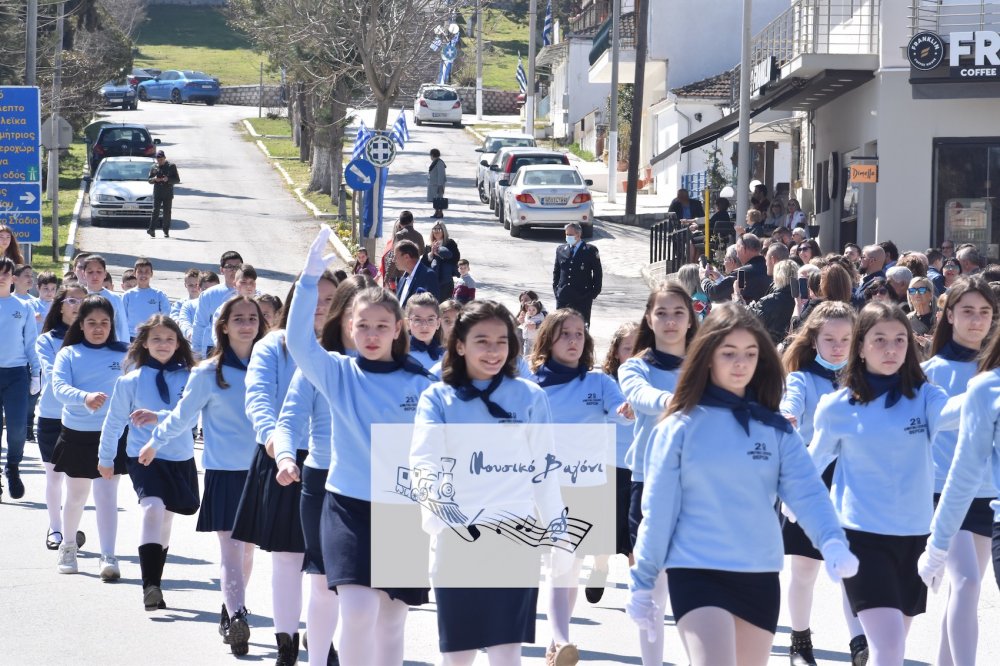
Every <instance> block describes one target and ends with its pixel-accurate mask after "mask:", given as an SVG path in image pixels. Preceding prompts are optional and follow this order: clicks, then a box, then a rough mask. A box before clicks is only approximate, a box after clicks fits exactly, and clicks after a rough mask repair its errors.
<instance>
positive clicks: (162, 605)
mask: <svg viewBox="0 0 1000 666" xmlns="http://www.w3.org/2000/svg"><path fill="white" fill-rule="evenodd" d="M168 550H170V547H169V546H168V547H166V548H164V549H163V554H162V555H161V556H160V570H159V572H158V573H157V576H156V580H157V581H159V582H158V583H157V585H159V586H160V590H161V591H162V589H163V568H164V567H166V566H167V551H168ZM161 595H162V592H161ZM156 608H157V610H166V608H167V602H165V601H164V600H163V599H162V598H161V599H160V603H159V604H157V606H156Z"/></svg>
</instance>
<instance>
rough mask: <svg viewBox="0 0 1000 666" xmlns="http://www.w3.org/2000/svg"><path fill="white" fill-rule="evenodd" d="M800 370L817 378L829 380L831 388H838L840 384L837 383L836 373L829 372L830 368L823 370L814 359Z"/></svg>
mask: <svg viewBox="0 0 1000 666" xmlns="http://www.w3.org/2000/svg"><path fill="white" fill-rule="evenodd" d="M802 370H803V371H804V372H808V373H809V374H811V375H816V376H817V377H822V378H823V379H829V380H830V382H831V383H832V384H833V388H838V387H839V386H840V383H839V382H838V381H837V371H836V370H831V369H830V368H824V367H823V366H822V365H820V364H819V362H818V361H817V360H816V359H813V360H811V361H809V363H808V364H807V365H806V367H804V368H802Z"/></svg>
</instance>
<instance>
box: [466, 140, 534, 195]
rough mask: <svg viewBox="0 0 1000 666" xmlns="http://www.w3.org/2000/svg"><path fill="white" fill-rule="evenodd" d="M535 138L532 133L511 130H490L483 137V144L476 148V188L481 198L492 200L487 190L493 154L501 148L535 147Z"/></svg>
mask: <svg viewBox="0 0 1000 666" xmlns="http://www.w3.org/2000/svg"><path fill="white" fill-rule="evenodd" d="M534 147H535V138H534V137H533V136H531V135H530V134H520V133H518V132H511V131H499V132H490V133H489V134H487V135H486V136H485V137H484V138H483V145H481V146H480V147H479V148H476V152H477V153H479V154H480V155H479V166H478V167H477V168H476V190H477V191H478V192H479V200H480V201H482V202H483V203H486V202H488V201H489V200H490V197H489V194H488V193H487V192H486V181H487V173H488V172H489V170H490V162H492V161H493V156H494V155H496V153H497V151H498V150H500V149H501V148H534Z"/></svg>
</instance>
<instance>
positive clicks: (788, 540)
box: [781, 462, 837, 560]
mask: <svg viewBox="0 0 1000 666" xmlns="http://www.w3.org/2000/svg"><path fill="white" fill-rule="evenodd" d="M836 467H837V463H836V462H832V463H830V465H829V466H828V467H827V468H826V469H825V470H824V471H823V483H825V484H826V489H827V490H829V489H830V486H831V485H833V470H834V469H835V468H836ZM781 540H782V541H783V542H784V544H785V555H800V556H802V557H808V558H809V559H811V560H822V559H823V556H822V555H820V553H819V551H818V550H816V547H815V546H813V543H812V541H810V540H809V537H807V536H806V533H805V532H804V531H803V530H802V528H801V527H799V524H798V523H793V522H792V521H790V520H788V518H787V517H786V516H784V515H783V516H781Z"/></svg>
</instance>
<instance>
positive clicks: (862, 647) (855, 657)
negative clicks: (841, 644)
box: [851, 634, 868, 666]
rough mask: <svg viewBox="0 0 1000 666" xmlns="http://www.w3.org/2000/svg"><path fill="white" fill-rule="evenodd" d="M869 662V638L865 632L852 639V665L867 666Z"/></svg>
mask: <svg viewBox="0 0 1000 666" xmlns="http://www.w3.org/2000/svg"><path fill="white" fill-rule="evenodd" d="M867 663H868V639H867V638H865V635H864V634H861V635H860V636H855V637H854V638H852V639H851V666H865V665H866V664H867Z"/></svg>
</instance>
